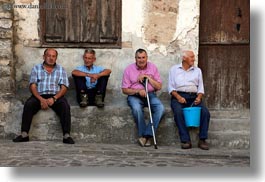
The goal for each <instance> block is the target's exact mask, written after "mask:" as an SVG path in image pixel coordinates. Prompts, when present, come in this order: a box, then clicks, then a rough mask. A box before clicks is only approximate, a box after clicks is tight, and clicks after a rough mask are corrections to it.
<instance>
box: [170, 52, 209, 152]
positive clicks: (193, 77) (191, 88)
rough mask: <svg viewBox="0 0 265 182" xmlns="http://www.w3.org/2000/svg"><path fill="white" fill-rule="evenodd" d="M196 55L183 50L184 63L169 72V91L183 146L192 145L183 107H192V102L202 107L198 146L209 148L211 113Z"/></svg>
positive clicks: (186, 147) (204, 148)
mask: <svg viewBox="0 0 265 182" xmlns="http://www.w3.org/2000/svg"><path fill="white" fill-rule="evenodd" d="M194 61H195V55H194V53H193V51H190V50H187V51H183V55H182V63H181V64H178V65H175V66H173V67H172V68H171V69H170V72H169V79H168V92H169V94H171V96H172V97H171V108H172V110H173V113H174V120H175V122H176V125H177V127H178V130H179V136H180V140H181V148H182V149H189V148H191V147H192V145H191V140H190V135H189V131H188V128H187V127H186V125H185V121H184V118H183V112H182V108H185V107H190V106H191V105H192V103H194V105H195V106H197V107H201V118H200V133H199V139H200V140H199V143H198V147H199V148H201V149H203V150H208V149H209V146H208V143H207V142H206V139H207V138H208V127H209V121H210V113H209V111H208V109H207V108H206V107H205V106H204V104H203V103H202V96H203V94H204V86H203V79H202V72H201V69H200V68H198V67H194Z"/></svg>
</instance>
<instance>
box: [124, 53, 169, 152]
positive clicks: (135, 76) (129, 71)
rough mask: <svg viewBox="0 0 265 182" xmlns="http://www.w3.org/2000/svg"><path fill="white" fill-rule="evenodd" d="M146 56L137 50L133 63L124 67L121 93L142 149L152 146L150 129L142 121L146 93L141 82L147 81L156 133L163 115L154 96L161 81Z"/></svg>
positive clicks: (155, 68) (162, 107)
mask: <svg viewBox="0 0 265 182" xmlns="http://www.w3.org/2000/svg"><path fill="white" fill-rule="evenodd" d="M147 60H148V56H147V53H146V51H145V50H144V49H138V50H137V51H136V53H135V63H132V64H130V65H129V66H127V67H126V69H125V70H124V73H123V78H122V92H123V93H124V94H126V95H128V97H127V101H128V105H129V106H130V107H131V110H132V115H133V117H134V120H135V122H136V125H137V128H138V136H139V139H138V142H139V144H140V145H141V146H142V147H143V146H145V147H149V146H151V145H152V143H151V141H152V137H153V134H152V128H151V122H150V121H149V122H148V124H147V125H146V123H145V119H144V110H143V109H144V107H147V99H146V91H145V88H144V86H143V84H142V83H143V80H144V79H145V78H147V79H148V86H147V88H148V95H149V100H150V107H151V111H152V118H153V123H154V130H155V131H156V129H157V127H158V125H159V122H160V120H161V118H162V116H163V114H164V110H165V109H164V106H163V104H162V103H161V101H160V100H159V99H158V98H157V96H156V91H158V90H160V89H161V88H162V81H161V78H160V74H159V72H158V69H157V67H156V66H155V65H154V64H153V63H151V62H149V61H147Z"/></svg>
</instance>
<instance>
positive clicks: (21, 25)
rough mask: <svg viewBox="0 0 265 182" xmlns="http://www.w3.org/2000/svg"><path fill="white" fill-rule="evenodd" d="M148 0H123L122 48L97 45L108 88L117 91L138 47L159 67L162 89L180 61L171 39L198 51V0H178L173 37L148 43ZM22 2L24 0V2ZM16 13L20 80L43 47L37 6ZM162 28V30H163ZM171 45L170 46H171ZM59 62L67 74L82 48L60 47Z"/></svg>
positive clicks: (78, 61)
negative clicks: (145, 30)
mask: <svg viewBox="0 0 265 182" xmlns="http://www.w3.org/2000/svg"><path fill="white" fill-rule="evenodd" d="M31 1H32V5H38V3H39V1H38V0H31ZM147 2H149V1H147V0H137V1H133V0H123V1H122V41H123V43H129V46H128V45H127V46H124V47H123V48H122V49H96V52H97V62H96V64H99V65H102V66H104V67H106V68H110V69H111V70H112V74H111V78H110V80H109V84H108V89H114V90H117V91H118V92H120V84H121V78H122V74H123V70H124V68H125V67H126V66H127V65H128V64H130V63H132V62H134V52H135V50H136V49H138V48H144V49H146V50H147V51H148V54H149V58H150V60H151V61H152V62H154V63H155V64H156V65H157V66H158V69H159V71H160V74H161V77H162V80H163V88H162V91H163V92H167V79H168V71H169V69H170V67H171V66H173V65H174V64H176V63H179V62H180V59H179V55H180V50H176V51H175V52H174V53H171V52H169V51H168V45H170V43H171V42H173V41H175V42H177V45H178V49H193V50H195V53H196V54H197V52H198V24H199V0H179V10H178V11H179V13H178V16H177V19H176V20H170V21H176V22H177V23H176V32H175V34H174V37H173V38H172V41H169V42H168V43H166V44H165V43H164V44H160V43H159V42H157V43H156V44H151V43H149V42H146V41H144V37H145V35H144V33H143V26H144V23H145V19H144V17H145V16H144V12H145V8H146V6H147ZM176 2H177V1H176ZM15 4H23V3H22V1H21V0H15ZM24 4H27V2H26V3H24ZM14 15H15V21H14V25H15V33H16V36H15V37H16V44H15V56H16V80H17V83H20V82H21V80H22V79H23V78H25V77H27V76H28V75H29V74H30V71H31V68H32V66H33V65H34V64H38V63H40V62H42V55H43V50H44V49H43V48H38V47H37V46H38V45H39V34H38V28H39V27H38V20H39V9H38V8H31V9H29V8H14ZM166 33H167V32H166V30H165V34H166ZM171 49H172V48H171ZM57 50H58V52H59V57H58V61H57V62H58V63H59V64H61V65H62V66H64V67H65V68H66V70H67V73H68V76H70V75H71V71H72V70H73V69H74V68H75V67H76V66H78V65H81V64H82V63H83V61H82V54H83V51H84V49H71V48H64V49H63V48H60V49H57Z"/></svg>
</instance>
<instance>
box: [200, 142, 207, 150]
mask: <svg viewBox="0 0 265 182" xmlns="http://www.w3.org/2000/svg"><path fill="white" fill-rule="evenodd" d="M198 147H199V148H200V149H202V150H209V145H208V143H207V142H206V141H205V140H200V141H199V143H198Z"/></svg>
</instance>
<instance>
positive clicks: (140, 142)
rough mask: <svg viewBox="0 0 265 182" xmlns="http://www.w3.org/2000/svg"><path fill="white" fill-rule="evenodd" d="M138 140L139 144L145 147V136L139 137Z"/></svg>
mask: <svg viewBox="0 0 265 182" xmlns="http://www.w3.org/2000/svg"><path fill="white" fill-rule="evenodd" d="M138 142H139V144H140V146H141V147H144V145H145V143H146V138H144V137H140V138H139V139H138Z"/></svg>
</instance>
